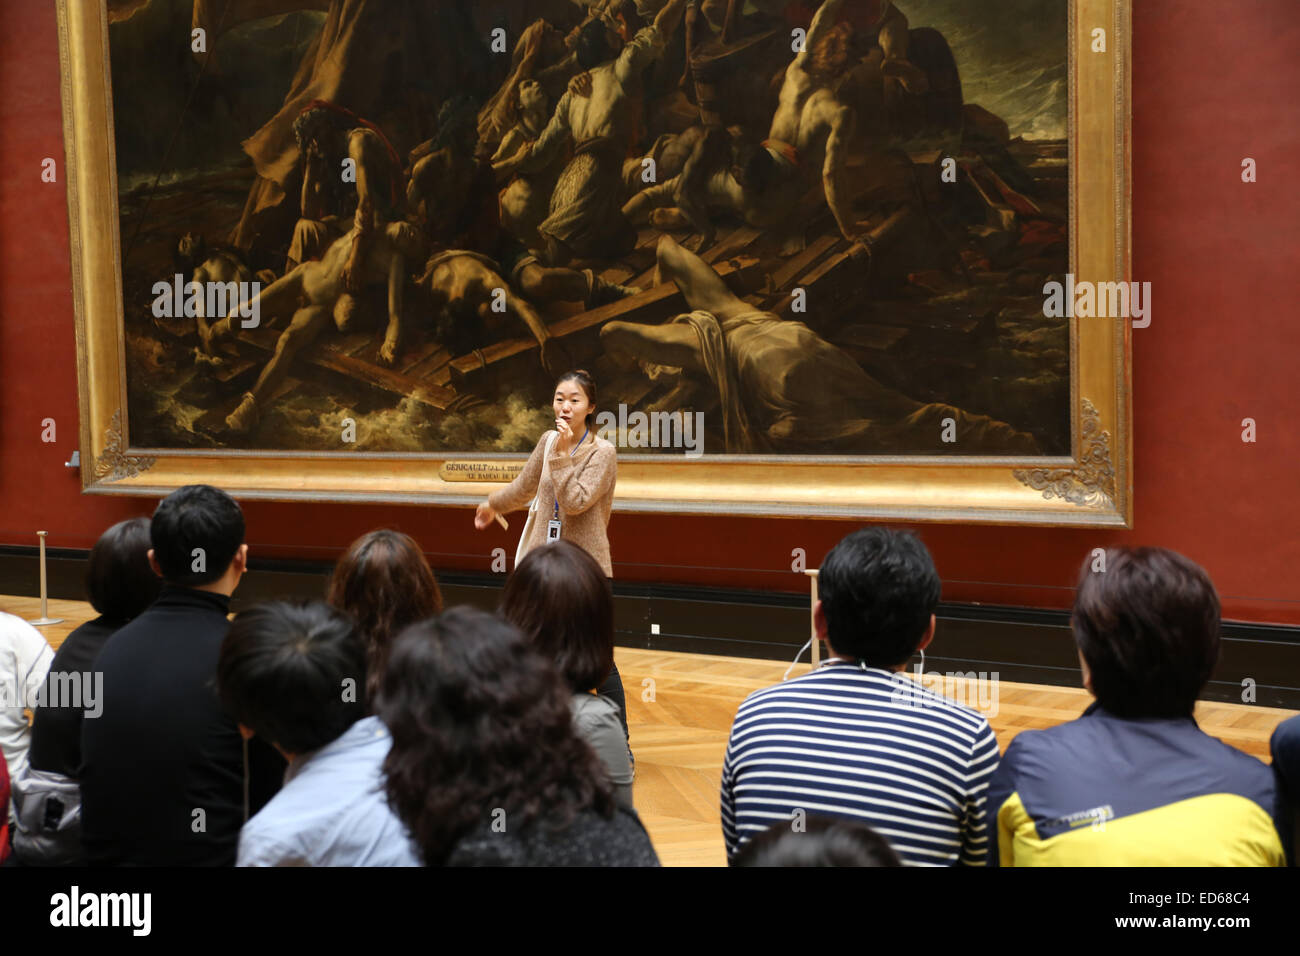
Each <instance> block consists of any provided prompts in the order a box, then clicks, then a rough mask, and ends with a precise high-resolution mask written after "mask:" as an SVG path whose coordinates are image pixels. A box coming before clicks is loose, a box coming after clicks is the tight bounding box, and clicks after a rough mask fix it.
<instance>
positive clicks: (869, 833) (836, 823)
mask: <svg viewBox="0 0 1300 956" xmlns="http://www.w3.org/2000/svg"><path fill="white" fill-rule="evenodd" d="M804 823H805V826H804V829H803V830H795V829H794V828H793V827H792V826H791V824H790V821H786V822H784V823H777V824H774V825H773V826H772V827H770V828H769V829H767V830H764V831H763V832H762V833H760V834H759V835H758V836H756V837H754V838H753V839H752V840H749V841H748V842H747V843H745V844H744V845H743V846H742V847H741V848H740V850H739V851H738V852H737V853H736V856H735V858H734V859H733V860H732V861H731V863H732V865H733V866H902V865H903V861H902V860H900V859H899V857H898V854H897V853H896V852H894V848H893V847H891V846H890V845H889V842H888V841H887V840H886V839H885V838H884V837H882V836H881V835H880V834H879V833H877V832H876V831H875V830H873V829H871V827H869V826H867V825H866V824H865V823H858V822H857V821H855V820H841V819H838V818H835V817H820V816H818V817H812V816H810V817H808V818H807V820H805V821H804Z"/></svg>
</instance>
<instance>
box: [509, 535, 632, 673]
mask: <svg viewBox="0 0 1300 956" xmlns="http://www.w3.org/2000/svg"><path fill="white" fill-rule="evenodd" d="M501 616H502V617H504V618H505V619H506V620H507V621H509V622H510V623H511V624H513V625H514V626H515V627H517V628H519V630H520V631H522V632H523V635H524V637H526V638H528V640H529V641H530V642H531V643H532V645H533V647H535V648H537V650H538V651H540V652H541V653H542V655H543V656H544V657H547V658H550V660H551V661H552V662H553V663H554V664H555V666H556V668H557V669H558V670H559V672H560V675H561V676H562V677H563V678H564V680H565V682H566V683H568V685H569V689H570V690H573V691H575V692H581V691H585V690H591V689H592V688H593V687H598V686H600V684H601V683H602V682H603V681H604V680H605V678H606V677H608V676H609V672H610V670H611V669H612V668H613V667H614V595H613V591H612V589H611V588H610V584H609V578H607V577H605V572H604V571H602V570H601V569H600V565H599V564H597V563H596V559H595V558H593V557H592V556H591V555H589V554H588V553H587V552H586V551H583V550H582V548H580V547H578V546H577V545H576V544H574V543H573V542H571V541H564V540H560V541H556V542H555V543H553V544H548V545H547V546H546V547H544V548H533V550H531V551H529V552H528V554H527V555H526V556H525V557H524V559H523V560H522V561H520V562H519V567H517V568H515V573H514V574H512V575H510V579H509V580H508V581H506V587H505V591H504V592H503V593H502V595H501Z"/></svg>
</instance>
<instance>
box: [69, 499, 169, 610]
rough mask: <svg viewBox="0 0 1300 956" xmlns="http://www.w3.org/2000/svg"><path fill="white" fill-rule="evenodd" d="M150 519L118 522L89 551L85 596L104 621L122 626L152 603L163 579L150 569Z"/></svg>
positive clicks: (132, 519) (160, 588)
mask: <svg viewBox="0 0 1300 956" xmlns="http://www.w3.org/2000/svg"><path fill="white" fill-rule="evenodd" d="M149 524H150V522H149V519H148V518H128V519H127V520H126V521H119V522H118V523H117V524H115V525H113V526H112V527H111V528H109V529H108V530H107V531H105V532H104V533H103V534H101V535H100V536H99V540H98V541H96V542H95V546H94V547H93V548H91V549H90V561H89V563H88V565H89V566H88V567H87V568H86V593H87V594H88V595H89V597H90V605H91V607H93V608H94V609H95V610H96V611H98V612H99V613H100V614H101V615H102V616H103V617H104V619H105V620H107V621H108V622H110V623H113V624H119V625H120V624H125V623H126V622H127V621H129V620H131V619H132V618H134V617H135V616H136V615H137V614H139V613H140V612H141V611H143V610H144V609H145V608H147V607H148V606H149V605H150V604H152V603H153V602H154V601H155V600H156V599H157V597H158V592H159V591H161V590H162V578H160V577H158V575H156V574H154V572H153V568H151V567H149V548H150V547H151V542H150V540H149Z"/></svg>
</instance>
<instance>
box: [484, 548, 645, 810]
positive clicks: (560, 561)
mask: <svg viewBox="0 0 1300 956" xmlns="http://www.w3.org/2000/svg"><path fill="white" fill-rule="evenodd" d="M501 616H502V617H504V618H505V619H506V620H507V621H509V622H510V623H511V624H513V625H515V627H517V628H519V630H521V631H523V633H524V636H525V637H527V638H528V639H529V641H531V642H532V645H533V647H535V648H536V649H537V650H538V651H540V652H541V654H542V656H544V657H547V658H549V659H550V660H551V661H553V662H554V663H555V667H556V669H557V670H558V671H559V672H560V675H561V676H562V677H563V678H564V680H565V683H567V684H568V685H569V690H570V695H569V704H570V706H571V707H572V708H573V727H574V729H575V730H576V731H577V732H578V736H580V737H581V738H582V739H583V740H585V741H587V743H589V744H590V745H591V749H592V750H594V751H596V755H597V756H598V757H600V760H601V763H603V764H604V765H605V770H606V772H608V774H609V779H610V782H611V783H613V784H614V795H615V796H616V797H617V798H618V802H619V804H620V805H621V806H624V807H627V808H629V809H631V807H632V764H631V759H630V754H631V751H630V750H629V748H628V737H627V724H626V718H625V717H624V715H623V710H624V707H625V704H624V697H623V683H622V681H621V680H620V679H619V677H618V672H617V671H616V670H614V595H613V592H612V589H611V588H610V584H609V579H608V578H607V577H605V572H604V571H602V570H601V569H600V565H599V564H597V563H596V559H595V558H593V557H592V556H591V555H589V554H588V553H587V552H586V551H583V550H582V548H580V547H578V546H577V545H576V544H574V543H572V542H571V541H556V542H554V543H552V544H549V545H547V546H545V547H542V548H534V549H533V550H532V551H530V552H528V554H527V555H526V556H525V557H524V559H523V560H522V561H520V562H519V566H518V567H517V568H515V573H514V574H512V575H510V579H509V580H508V581H506V587H505V592H504V593H503V594H502V598H501Z"/></svg>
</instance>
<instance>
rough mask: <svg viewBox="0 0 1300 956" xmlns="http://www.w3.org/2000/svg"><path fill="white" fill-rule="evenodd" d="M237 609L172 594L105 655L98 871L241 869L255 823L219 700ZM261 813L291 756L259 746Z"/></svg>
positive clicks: (91, 744) (90, 728)
mask: <svg viewBox="0 0 1300 956" xmlns="http://www.w3.org/2000/svg"><path fill="white" fill-rule="evenodd" d="M229 609H230V599H229V598H228V597H225V596H224V595H220V594H212V593H210V592H207V591H197V590H193V589H190V588H179V587H173V586H171V585H168V586H166V587H164V588H163V591H162V594H161V595H159V597H158V600H157V601H156V602H155V603H154V604H153V605H152V606H151V607H150V608H149V609H148V610H147V611H145V612H144V613H143V614H141V615H140V616H139V617H137V618H136V619H135V620H134V621H132V622H131V623H130V624H127V625H126V626H124V627H123V628H122V629H121V630H119V631H118V632H117V633H116V634H114V635H113V636H112V637H111V638H109V641H108V643H107V644H106V645H105V646H104V649H103V651H102V652H101V653H100V655H99V658H98V660H97V662H96V665H95V666H96V670H99V671H102V672H103V675H104V676H103V680H104V690H103V697H104V703H103V713H102V714H101V715H100V716H99V717H97V718H95V719H86V720H84V721H82V730H81V760H82V763H81V803H82V830H81V839H82V844H83V846H84V847H85V850H86V855H87V859H88V861H89V862H90V863H91V864H96V865H109V866H113V865H128V866H130V865H136V866H203V865H207V866H231V865H233V864H234V862H235V853H236V849H237V845H238V840H239V828H240V827H241V826H242V825H243V822H244V748H243V740H242V738H241V737H240V735H239V728H238V726H237V725H236V724H235V722H234V720H232V719H231V718H230V717H229V716H227V715H226V713H225V712H224V711H223V710H222V708H221V704H220V702H219V701H218V699H217V695H216V688H215V682H216V670H217V656H218V654H219V652H220V649H221V641H222V639H223V638H224V637H225V635H226V630H227V628H228V626H229V624H228V622H227V619H226V614H227V613H228V611H229ZM248 763H249V785H250V792H249V797H250V807H249V814H250V815H251V814H253V813H256V812H257V811H258V810H259V809H261V807H262V806H263V805H264V804H265V803H266V802H267V801H268V800H269V799H270V798H271V797H272V796H274V795H275V792H276V791H277V790H279V788H280V784H281V782H282V780H283V777H284V767H285V763H284V760H283V758H281V757H280V756H279V754H277V753H276V752H275V750H274V749H273V748H271V747H269V746H268V745H266V744H264V743H262V742H260V741H258V740H256V739H254V740H251V741H249V743H248Z"/></svg>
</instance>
